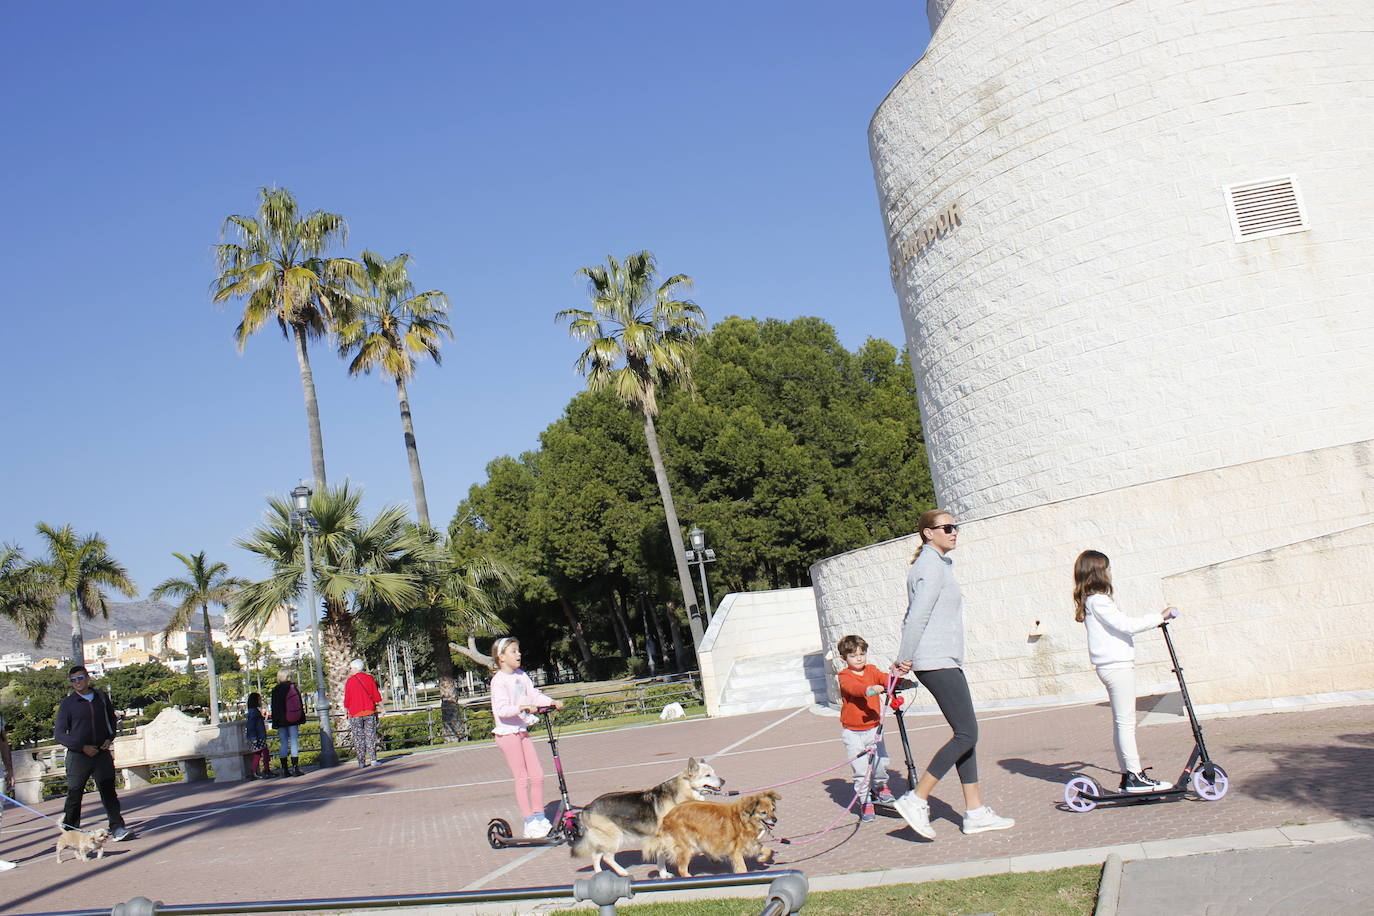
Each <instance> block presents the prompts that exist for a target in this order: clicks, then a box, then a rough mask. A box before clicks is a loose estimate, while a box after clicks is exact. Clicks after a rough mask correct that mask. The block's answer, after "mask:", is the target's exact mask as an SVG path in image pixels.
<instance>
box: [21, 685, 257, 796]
mask: <svg viewBox="0 0 1374 916" xmlns="http://www.w3.org/2000/svg"><path fill="white" fill-rule="evenodd" d="M112 750H113V753H114V761H115V769H116V770H118V771H119V772H120V773H121V774H122V775H123V777H124V787H125V788H127V789H137V788H141V787H143V786H146V785H148V784H149V783H150V782H151V781H152V775H153V768H154V767H156V766H164V765H167V764H172V763H175V764H178V765H180V767H181V781H182V782H196V781H198V780H204V779H207V778H209V769H210V767H214V769H215V782H238V781H240V780H243V779H246V778H247V777H248V771H249V758H250V757H251V755H252V750H251V749H250V748H249V747H248V739H247V738H246V737H245V736H244V727H243V723H242V722H222V723H220V724H219V725H207V724H205V720H204V719H196V718H192V717H191V716H188V715H186V714H185V713H183V712H181V711H180V710H178V709H170V708H169V709H164V710H163V711H162V712H160V713H158V715H157V718H156V719H154V720H153V721H151V722H149V723H148V724H147V725H143V726H140V727H139V728H138V729H137V730H135V732H134V734H132V735H122V736H121V737H118V738H116V739H115V742H114V747H113V749H112ZM65 753H66V752H65V751H64V750H63V749H62V748H60V747H59V748H43V749H40V750H38V751H30V750H15V751H14V753H13V758H14V793H15V797H16V798H17V799H19V800H20V801H22V802H23V803H24V804H26V805H32V804H37V803H38V802H40V801H42V800H43V780H44V779H49V778H53V777H57V776H62V775H64V774H65V772H66V771H65Z"/></svg>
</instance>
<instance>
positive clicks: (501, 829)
mask: <svg viewBox="0 0 1374 916" xmlns="http://www.w3.org/2000/svg"><path fill="white" fill-rule="evenodd" d="M512 835H513V834H512V833H511V832H510V824H508V823H506V821H505V820H504V819H502V818H499V817H494V818H492V819H491V823H489V824H487V842H488V843H490V844H491V848H492V849H504V848H505V847H506V841H507V840H509V839H510V838H511V836H512Z"/></svg>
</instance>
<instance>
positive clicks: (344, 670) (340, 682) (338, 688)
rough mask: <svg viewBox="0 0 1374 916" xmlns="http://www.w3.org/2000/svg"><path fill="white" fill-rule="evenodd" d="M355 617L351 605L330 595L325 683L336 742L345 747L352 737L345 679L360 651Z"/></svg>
mask: <svg viewBox="0 0 1374 916" xmlns="http://www.w3.org/2000/svg"><path fill="white" fill-rule="evenodd" d="M355 650H356V639H355V638H354V632H353V618H352V617H350V616H349V614H348V608H347V607H346V606H345V605H344V603H343V602H342V601H340V600H338V599H336V598H326V599H325V602H324V618H323V619H322V620H321V621H320V652H321V654H323V655H324V682H325V689H326V691H327V692H328V694H329V717H330V721H331V722H332V723H333V724H334V741H335V743H336V744H338V745H340V746H343V745H346V744H347V742H348V740H349V735H348V729H346V728H343V725H345V724H347V720H346V719H345V718H343V716H344V715H345V712H344V705H343V696H344V681H346V680H348V675H349V673H350V672H349V670H348V663H349V662H350V661H352V660H353V658H354V656H355V654H356V651H355Z"/></svg>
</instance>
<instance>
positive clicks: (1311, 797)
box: [1216, 735, 1374, 819]
mask: <svg viewBox="0 0 1374 916" xmlns="http://www.w3.org/2000/svg"><path fill="white" fill-rule="evenodd" d="M1336 742H1340V743H1336ZM1230 753H1235V754H1251V755H1254V757H1255V759H1256V760H1260V761H1264V762H1266V763H1268V765H1269V770H1268V771H1267V772H1261V771H1259V770H1258V767H1256V768H1254V769H1252V770H1249V771H1247V772H1246V773H1244V774H1243V777H1241V778H1238V774H1237V773H1236V772H1235V771H1234V770H1231V769H1230V768H1228V769H1227V772H1228V774H1229V775H1230V778H1231V789H1232V791H1236V790H1237V789H1239V790H1240V791H1242V792H1244V793H1245V794H1246V795H1249V796H1252V797H1254V798H1259V799H1264V800H1266V801H1278V802H1297V803H1300V804H1303V805H1307V806H1310V807H1314V808H1320V809H1322V810H1323V811H1327V812H1330V813H1331V814H1333V815H1335V816H1336V817H1338V818H1341V819H1349V818H1357V817H1374V780H1371V779H1370V777H1369V774H1370V773H1371V772H1374V736H1371V735H1340V736H1337V737H1336V739H1335V740H1334V741H1333V742H1332V743H1330V744H1323V745H1315V744H1312V745H1296V746H1292V747H1279V748H1273V747H1264V746H1260V745H1237V746H1235V747H1234V748H1232V749H1230V750H1229V751H1228V754H1230ZM1216 762H1217V763H1219V764H1221V766H1222V767H1226V766H1227V764H1226V761H1225V760H1223V759H1217V760H1216Z"/></svg>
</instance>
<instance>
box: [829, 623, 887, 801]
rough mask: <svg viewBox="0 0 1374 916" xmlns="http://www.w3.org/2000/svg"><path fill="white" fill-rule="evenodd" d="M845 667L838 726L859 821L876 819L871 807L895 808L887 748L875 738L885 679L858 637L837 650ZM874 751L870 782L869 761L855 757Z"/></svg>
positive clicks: (863, 642) (841, 681)
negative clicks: (857, 799) (857, 798)
mask: <svg viewBox="0 0 1374 916" xmlns="http://www.w3.org/2000/svg"><path fill="white" fill-rule="evenodd" d="M836 648H837V651H838V652H839V653H840V658H842V659H844V664H845V667H844V668H843V669H842V670H841V671H840V673H839V675H838V677H839V679H840V726H841V729H842V731H841V736H842V737H843V738H844V749H845V753H846V754H848V755H849V756H850V757H852V758H853V760H852V761H851V763H850V766H851V767H853V769H854V792H855V794H856V795H859V796H861V798H862V801H863V808H862V809H861V811H860V814H859V820H860V821H865V822H866V821H871V820H873V818H874V817H875V814H874V811H873V803H874V802H875V801H877V802H879V803H881V804H884V805H891V804H895V803H896V801H897V799H896V797H895V796H893V794H892V790H891V789H889V788H888V787H887V745H886V744H884V743H883V740H882V738H881V737H880V736H879V734H878V723H879V722H880V721H881V716H882V708H883V696H882V695H883V693H884V691H886V689H887V675H886V674H885V673H883V672H882V671H881V670H879V669H878V667H877V666H876V665H870V664H869V663H868V643H867V642H865V641H864V639H863V637H861V636H852V635H851V636H846V637H844V638H843V639H841V640H840V643H839V646H837V647H836ZM875 745H876V747H877V754H876V756H875V757H874V758H873V773H872V779H871V780H870V779H869V771H868V770H869V759H870V758H869V757H868V756H867V755H864V756H860V757H855V755H856V754H861V753H862V752H864V751H866V750H868V749H869V748H871V747H874V746H875Z"/></svg>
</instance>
